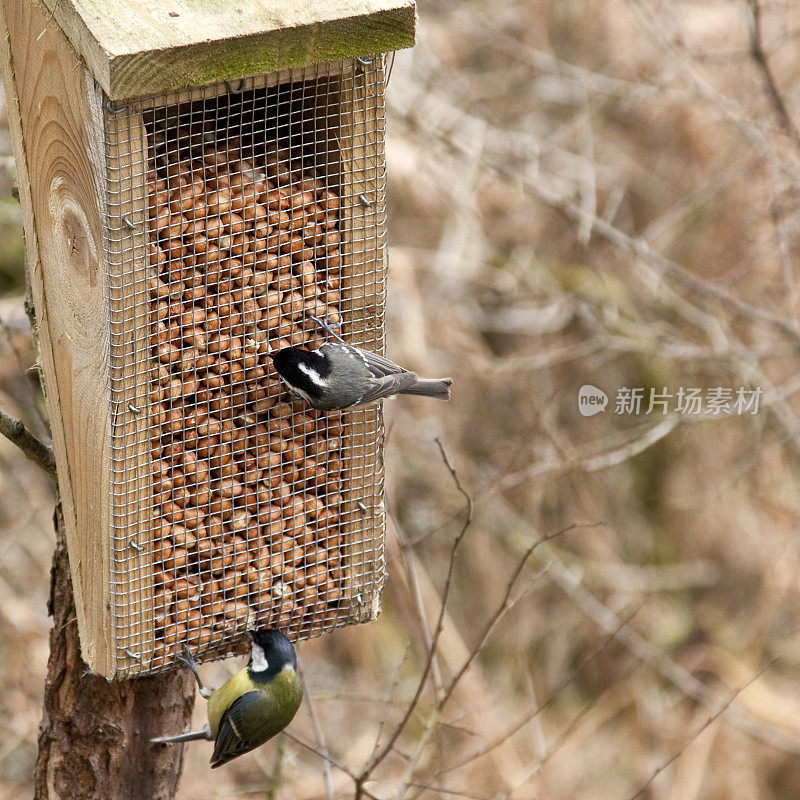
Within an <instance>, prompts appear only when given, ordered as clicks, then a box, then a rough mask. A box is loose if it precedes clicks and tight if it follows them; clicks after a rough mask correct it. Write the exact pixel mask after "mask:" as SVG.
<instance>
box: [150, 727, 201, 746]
mask: <svg viewBox="0 0 800 800" xmlns="http://www.w3.org/2000/svg"><path fill="white" fill-rule="evenodd" d="M211 738H212V737H211V730H210V728H209V727H208V725H204V726H203V727H202V728H201V729H200V730H199V731H189V732H188V733H178V734H176V735H175V736H157V737H156V738H155V739H151V740H150V741H151V742H154V743H155V744H169V743H170V742H194V741H196V740H197V739H207V740H208V739H211Z"/></svg>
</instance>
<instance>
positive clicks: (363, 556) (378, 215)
mask: <svg viewBox="0 0 800 800" xmlns="http://www.w3.org/2000/svg"><path fill="white" fill-rule="evenodd" d="M351 80H352V82H353V90H352V96H350V93H349V92H347V91H345V93H344V95H345V97H348V102H347V104H346V106H345V107H344V108H343V109H342V129H341V135H340V141H341V142H342V152H341V159H342V164H341V169H342V179H343V185H342V187H341V192H342V206H341V228H342V233H343V245H342V250H343V255H344V261H343V270H342V272H343V282H342V284H343V287H344V288H343V292H342V306H343V307H342V314H343V317H344V319H345V336H346V337H347V339H348V340H349V341H352V342H353V343H354V344H356V345H359V346H362V347H367V348H369V349H372V350H379V351H382V350H383V340H384V302H385V287H384V277H383V276H384V268H385V264H384V257H385V255H384V236H385V211H384V181H385V160H384V149H383V142H384V129H383V120H384V118H385V108H384V82H383V69H381V68H378V67H377V62H376V64H373V65H371V66H369V67H367V68H366V69H362V68H361V67H360V66H357V69H356V70H355V72H354V74H353V75H352V78H351ZM350 97H352V99H350ZM344 420H345V435H344V444H345V451H346V452H348V453H351V454H352V458H351V460H349V461H348V462H347V463H348V468H347V469H346V472H345V479H344V485H345V486H346V487H347V491H345V492H344V497H345V500H344V504H343V505H344V513H343V514H342V517H343V525H342V528H343V532H344V534H345V542H346V549H347V558H346V559H345V563H346V565H347V568H346V571H347V592H346V594H347V596H348V597H358V598H360V602H359V603H357V606H356V607H355V608H354V609H353V611H354V616H355V618H356V621H359V622H366V621H368V620H371V619H375V617H377V616H378V612H379V610H380V590H381V588H382V585H383V579H384V576H385V558H384V539H385V527H386V520H385V511H384V504H383V416H382V412H381V408H380V406H370V407H368V408H365V409H360V410H355V411H350V412H345V418H344Z"/></svg>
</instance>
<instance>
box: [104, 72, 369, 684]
mask: <svg viewBox="0 0 800 800" xmlns="http://www.w3.org/2000/svg"><path fill="white" fill-rule="evenodd" d="M383 86H384V69H383V59H382V58H381V57H376V58H365V59H355V60H353V61H345V62H340V63H335V64H327V65H320V66H316V67H313V68H306V69H303V70H295V71H291V72H286V73H280V74H275V75H269V76H262V77H257V78H248V79H245V80H242V81H240V82H237V83H235V84H230V83H228V84H220V85H214V86H210V87H207V88H205V89H201V90H193V91H187V92H182V93H177V94H172V95H164V96H160V97H151V98H143V99H139V100H137V101H136V102H132V103H130V104H128V105H126V106H116V105H114V104H112V103H107V104H106V110H105V123H106V132H107V166H108V175H109V179H108V185H107V186H106V187H104V190H105V198H106V207H107V209H108V219H107V242H106V244H107V248H108V263H109V294H110V307H111V329H112V339H111V343H110V349H111V352H110V369H111V387H112V453H111V457H112V462H113V476H112V483H113V486H112V492H113V520H112V533H111V541H110V542H109V547H110V550H111V553H110V556H111V557H110V562H111V563H112V567H113V574H112V575H111V578H110V579H111V587H110V588H111V598H112V605H113V614H114V619H115V627H114V629H113V631H111V632H109V643H108V646H109V648H110V649H111V650H112V652H113V662H114V664H115V674H117V675H120V676H123V675H133V674H141V673H144V672H153V671H158V670H161V669H165V668H167V667H169V666H170V665H171V664H172V663H173V661H174V656H175V654H177V653H179V652H180V651H181V649H182V646H183V644H184V643H185V644H187V645H188V646H189V647H190V648H191V649H192V651H193V652H194V654H195V656H196V657H197V658H198V659H200V660H203V659H206V660H208V659H211V658H219V657H222V656H225V655H228V654H231V653H235V652H239V651H240V650H241V648H242V646H243V644H244V642H245V632H246V630H247V629H248V628H249V627H253V626H263V625H270V626H275V627H279V628H280V629H282V630H283V631H285V632H287V633H288V634H289V636H290V637H291V638H293V639H296V638H305V637H309V636H315V635H318V634H320V633H322V632H324V631H327V630H331V629H333V628H335V627H338V626H341V625H345V624H348V623H350V622H356V621H361V620H365V619H371V618H373V617H374V616H375V615H376V613H377V609H378V601H379V592H380V588H381V584H382V582H383V576H384V556H383V535H384V511H383V495H382V493H383V476H382V460H381V446H382V435H383V430H382V421H381V416H380V412H379V410H377V409H376V408H367V409H360V410H354V411H347V412H343V413H321V412H317V411H314V410H311V409H309V408H308V407H306V406H305V405H304V404H302V403H298V402H294V401H293V400H292V398H291V397H290V395H289V394H288V393H287V392H286V391H285V387H284V386H283V385H282V384H281V383H280V381H279V380H278V377H277V373H276V372H275V370H274V369H273V367H272V365H271V362H270V360H269V358H268V352H269V349H270V347H272V348H281V347H284V346H289V345H290V344H291V345H297V346H304V347H309V348H313V347H316V346H318V345H320V344H321V343H322V342H323V341H325V340H326V339H328V338H330V335H329V333H328V332H326V331H325V330H324V328H323V327H322V326H321V325H320V324H319V322H317V321H316V320H315V319H314V317H316V318H317V320H323V321H326V322H327V323H328V324H329V325H331V326H339V327H338V328H337V330H338V332H339V333H340V334H341V335H342V336H343V337H344V338H345V339H346V340H348V341H350V342H352V343H354V344H357V345H359V346H363V347H367V348H370V349H374V350H378V351H381V350H382V348H383V308H384V295H385V259H384V157H383V128H384V112H383Z"/></svg>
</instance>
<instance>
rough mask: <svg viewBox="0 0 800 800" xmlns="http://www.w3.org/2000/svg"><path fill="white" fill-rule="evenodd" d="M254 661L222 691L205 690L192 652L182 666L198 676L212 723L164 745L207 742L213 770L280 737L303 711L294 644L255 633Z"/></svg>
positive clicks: (269, 633) (266, 632)
mask: <svg viewBox="0 0 800 800" xmlns="http://www.w3.org/2000/svg"><path fill="white" fill-rule="evenodd" d="M250 638H251V639H252V642H253V647H252V650H251V651H250V661H249V662H248V664H247V666H246V667H245V668H244V669H241V670H239V672H237V673H236V674H235V675H234V676H233V677H232V678H230V679H229V680H228V681H226V682H225V683H224V684H223V685H222V686H220V688H219V689H217V690H215V691H212V690H211V689H208V688H206V687H205V686H203V682H202V681H201V680H200V676H199V675H198V673H197V664H196V663H195V661H194V658H193V657H192V654H191V651H190V650H189V648H188V647H185V646H184V649H185V654H186V655H185V656H184V657H180V656H179V658H180V660H181V661H183V663H184V664H185V665H186V666H187V667H188V668H189V669H190V670H191V671H192V672H193V673H194V676H195V678H196V679H197V683H198V685H199V687H200V694H201V695H202V696H203V697H206V698H208V723H207V724H206V725H205V726H203V728H201V729H200V730H199V731H191V732H189V733H181V734H178V735H177V736H160V737H158V738H157V739H151V741H153V742H156V743H159V744H164V743H169V742H189V741H192V740H195V739H208V740H211V741H213V742H214V753H213V755H212V756H211V767H212V768H214V767H219V766H221V765H222V764H225V763H226V762H228V761H230V760H231V759H233V758H236V757H237V756H241V755H243V754H244V753H248V752H250V750H254V749H255V748H256V747H258V746H259V745H262V744H264V742H266V741H267V740H268V739H271V738H272V737H273V736H275V734H277V733H280V732H281V731H282V730H283V729H284V728H285V727H286V726H287V725H288V724H289V723H290V722H291V721H292V718H293V717H294V715H295V714H296V713H297V709H298V708H300V702H301V701H302V699H303V689H302V687H301V686H300V681H299V679H298V677H297V656H296V655H295V652H294V647H293V646H292V643H291V642H290V641H289V640H288V639H287V638H286V637H285V636H284V635H283V634H282V633H280V632H279V631H276V630H272V629H263V630H258V631H251V632H250Z"/></svg>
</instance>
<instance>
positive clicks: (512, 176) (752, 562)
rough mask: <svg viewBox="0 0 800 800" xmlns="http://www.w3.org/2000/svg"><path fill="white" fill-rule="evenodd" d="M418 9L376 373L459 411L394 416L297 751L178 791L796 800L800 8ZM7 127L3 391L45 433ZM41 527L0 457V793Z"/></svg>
mask: <svg viewBox="0 0 800 800" xmlns="http://www.w3.org/2000/svg"><path fill="white" fill-rule="evenodd" d="M419 14H420V24H419V39H418V45H417V47H416V48H415V49H414V50H413V51H411V52H403V53H399V54H398V55H397V57H396V59H395V61H394V66H393V70H392V74H391V80H390V84H389V89H388V120H387V128H388V149H387V156H388V166H389V191H388V195H389V243H390V249H389V276H390V285H389V331H388V342H389V347H388V353H389V355H390V356H391V357H393V358H395V359H396V360H398V361H401V362H403V363H407V364H408V365H409V366H411V367H412V368H415V369H418V370H419V371H420V372H423V373H425V374H427V375H452V376H453V377H454V378H455V389H454V395H453V400H452V401H451V403H450V404H449V405H447V406H445V405H440V404H436V403H426V402H424V401H417V400H415V399H413V398H408V399H403V400H402V401H397V402H390V403H387V404H386V420H387V425H388V431H389V435H388V441H387V482H388V483H387V501H388V508H389V511H390V514H391V517H392V524H391V526H390V532H389V541H388V568H389V580H388V583H387V587H386V590H385V593H384V610H383V613H382V615H381V617H380V619H379V620H378V621H377V622H375V623H372V624H369V625H366V626H361V627H356V628H350V629H346V630H343V631H340V632H337V633H334V634H331V635H328V636H325V637H323V638H322V639H318V640H313V641H310V642H306V643H303V644H302V645H301V646H300V648H299V654H300V659H301V665H302V671H303V678H304V680H305V682H306V687H307V698H308V702H307V703H305V704H304V706H303V708H302V710H301V712H300V713H299V714H298V717H297V718H296V720H295V722H294V723H293V724H292V726H291V728H290V731H291V733H292V735H293V737H294V738H287V737H283V738H280V739H279V740H277V741H273V742H272V743H270V744H268V745H267V746H266V747H264V748H262V749H261V750H259V751H257V752H256V753H253V754H250V755H247V756H245V757H243V758H241V759H238V760H237V761H236V762H234V763H232V764H231V765H229V766H228V767H226V768H225V769H223V770H219V771H215V772H213V773H210V772H209V771H208V766H207V759H208V757H209V748H208V747H206V746H204V745H203V744H196V745H194V746H190V747H188V748H187V749H186V754H185V765H186V768H185V771H184V777H183V779H182V784H181V789H180V792H179V797H180V798H182V800H188V798H194V799H196V800H206V799H207V800H211V799H212V798H238V797H242V798H269V800H273V798H286V799H287V800H305V799H306V798H308V799H309V800H310V799H311V798H322V797H328V798H333V797H354V796H355V797H357V796H358V795H357V791H356V788H357V779H358V778H359V776H362V775H363V776H364V780H363V783H362V784H361V785H362V786H363V788H364V789H365V790H366V791H367V792H369V794H370V795H371V796H373V797H378V798H389V797H394V798H397V800H404V798H411V799H414V798H418V797H419V798H423V797H424V798H435V797H436V798H438V797H443V798H447V797H468V798H543V799H547V800H583V799H584V798H585V799H586V800H606V799H607V800H628V799H630V800H633V798H635V797H644V798H651V799H653V800H655V799H658V800H693V798H703V799H704V800H723V799H726V800H727V799H728V798H746V799H747V800H760V799H761V798H796V797H798V796H800V681H798V665H799V664H800V563H799V561H798V556H799V555H800V548H799V547H798V532H799V531H800V471H799V470H798V467H799V466H800V463H799V462H800V398H799V397H798V391H799V390H800V377H798V376H799V375H800V370H799V369H798V366H799V365H800V358H799V356H800V326H798V324H797V314H798V302H799V301H800V279H798V269H800V260H798V256H799V255H800V247H799V245H800V238H799V237H800V188H799V187H800V180H799V179H800V132H798V128H797V125H798V124H800V57H798V46H797V45H798V36H799V35H800V8H798V7H797V4H795V3H792V2H787V1H786V0H761V2H760V4H756V2H755V0H749V1H747V0H693V1H692V2H679V1H677V0H596V1H595V2H586V1H585V0H583V1H582V0H501V2H489V0H471V1H470V2H466V3H463V2H462V3H452V2H447V0H419ZM0 121H2V130H1V131H0V320H2V324H1V325H0V405H1V406H2V407H3V408H4V409H6V410H8V411H10V412H11V413H13V414H16V415H18V416H21V417H22V418H23V419H24V420H25V421H26V423H27V424H28V425H30V426H31V427H32V428H33V429H34V430H35V431H36V432H37V433H40V434H43V432H44V430H45V428H44V416H45V409H44V407H43V404H42V400H41V395H40V390H39V388H38V384H37V383H36V376H35V371H31V369H30V367H31V366H32V364H33V363H34V355H33V353H32V349H31V339H30V333H29V331H28V329H27V323H26V319H25V314H24V310H23V305H22V303H23V297H24V270H23V244H22V236H21V223H20V214H19V206H18V203H17V201H16V200H15V199H14V198H13V196H12V195H13V192H12V188H13V183H14V179H13V159H12V158H11V147H10V143H9V139H8V135H7V128H6V122H5V107H4V105H3V106H2V110H0ZM583 386H587V387H590V388H588V389H585V390H584V392H583V394H584V395H586V396H589V395H591V396H594V397H597V398H600V400H599V401H598V403H599V405H595V406H590V404H589V403H588V402H587V403H586V404H584V405H582V406H581V405H579V391H580V389H581V387H583ZM591 387H594V388H591ZM603 395H605V396H606V397H607V405H605V407H604V408H602V405H603V404H602V397H603ZM636 398H639V401H638V402H637V399H636ZM691 398H694V399H691ZM598 409H602V410H598ZM590 410H594V411H597V413H594V414H592V415H587V414H588V412H589V411H590ZM437 438H438V439H439V440H440V441H441V443H442V447H443V449H444V453H445V455H446V457H447V459H448V460H449V463H450V465H451V466H452V469H453V471H454V472H455V478H457V480H458V482H459V483H460V485H461V487H462V489H463V492H462V491H460V490H459V487H458V485H457V483H456V480H455V479H454V474H453V472H452V471H451V469H450V468H449V467H448V465H447V463H446V461H445V459H444V458H443V456H442V452H441V451H440V448H439V446H438V445H437V443H436V439H437ZM465 495H466V496H468V498H469V500H470V502H471V504H472V506H473V519H472V522H471V524H470V525H469V526H467V527H466V529H465V528H464V524H465V514H466V499H465ZM52 512H53V491H52V486H51V485H50V484H49V482H48V479H47V478H46V477H45V476H43V475H42V474H41V473H40V472H39V471H38V470H37V468H36V467H34V466H33V465H31V464H29V463H28V462H27V461H26V460H25V459H24V458H23V457H22V456H21V455H20V454H19V453H18V452H17V451H16V450H15V448H14V447H13V446H11V445H10V444H9V443H7V442H6V441H4V440H0V689H2V693H0V696H1V697H2V698H3V702H2V704H0V707H2V708H3V710H4V713H3V714H2V715H0V798H3V799H4V800H12V798H22V797H29V796H30V795H31V792H32V787H31V784H30V778H31V773H32V768H33V763H34V760H35V756H36V735H37V726H38V720H39V716H40V707H41V699H42V687H43V684H44V675H45V664H46V658H47V641H46V636H47V632H48V628H49V620H48V618H47V616H46V597H47V591H48V585H49V566H50V557H51V554H52V550H53V544H54V534H53V528H52ZM461 533H463V538H460V539H458V537H459V536H460V534H461ZM456 540H458V541H459V544H458V546H457V548H456V549H455V553H454V548H453V544H454V541H456ZM448 575H449V577H448ZM445 600H446V602H444V604H443V601H445ZM432 642H435V644H436V647H435V650H434V649H433V648H432V647H431V645H432ZM431 654H432V655H431ZM231 666H234V665H231V664H227V665H213V666H210V667H208V668H206V669H205V670H204V671H205V672H206V674H207V677H208V680H209V682H211V683H212V684H213V683H214V682H217V683H218V682H219V681H220V680H221V679H222V678H223V677H224V676H225V674H226V670H229V669H230V668H231ZM415 696H416V697H417V701H416V702H415V703H414V704H413V705H412V701H413V700H414V698H415ZM201 713H202V709H201V708H200V704H198V711H197V714H198V720H199V719H200V715H201ZM401 723H402V726H401ZM364 796H365V797H366V796H367V795H364Z"/></svg>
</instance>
